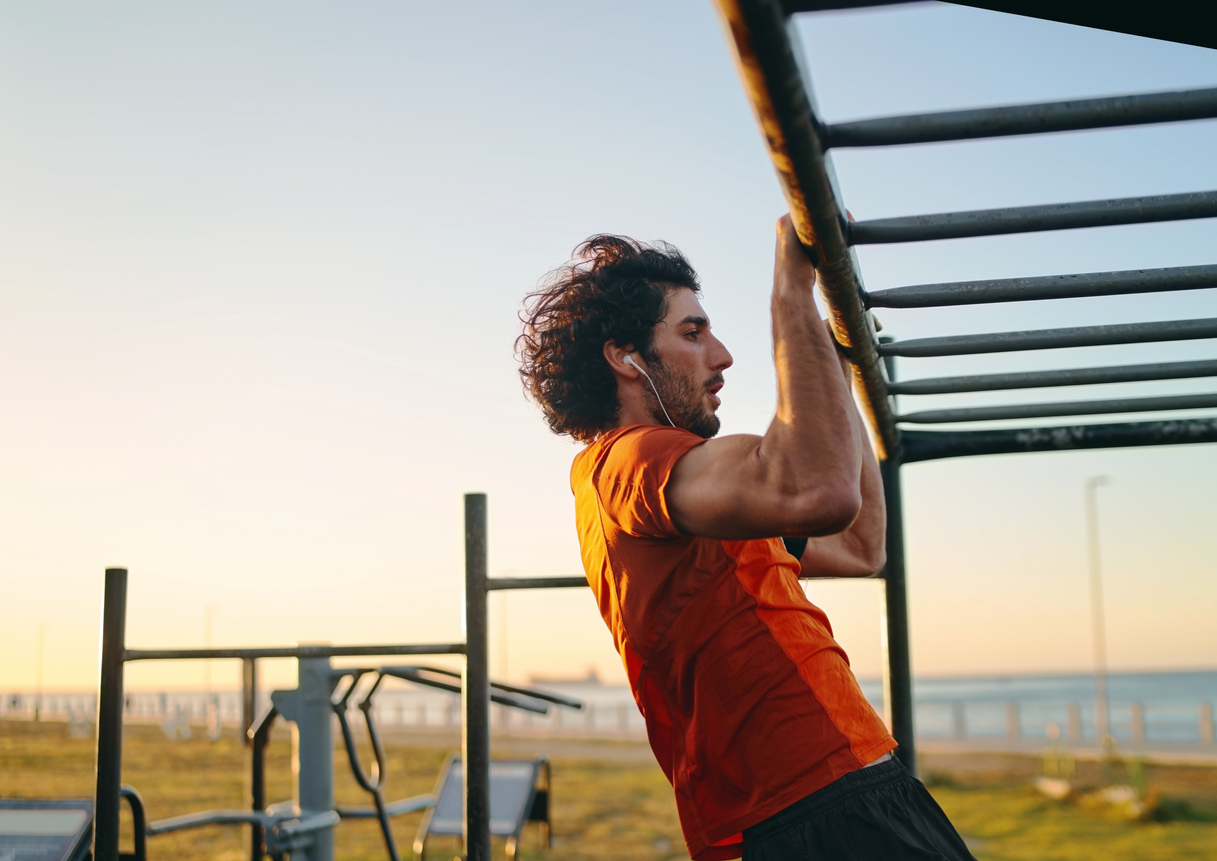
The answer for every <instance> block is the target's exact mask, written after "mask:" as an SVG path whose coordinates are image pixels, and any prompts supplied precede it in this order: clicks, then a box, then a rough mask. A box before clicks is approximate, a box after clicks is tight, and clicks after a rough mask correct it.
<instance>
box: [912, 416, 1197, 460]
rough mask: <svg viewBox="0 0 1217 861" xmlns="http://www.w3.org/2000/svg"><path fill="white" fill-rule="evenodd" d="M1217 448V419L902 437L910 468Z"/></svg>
mask: <svg viewBox="0 0 1217 861" xmlns="http://www.w3.org/2000/svg"><path fill="white" fill-rule="evenodd" d="M1210 442H1217V418H1211V419H1208V418H1206V419H1181V420H1179V421H1162V422H1130V423H1127V424H1123V423H1122V424H1094V425H1075V426H1073V427H1050V428H1018V429H1013V430H1010V429H1002V430H983V431H908V430H906V431H905V432H904V433H903V434H902V435H901V443H902V447H903V453H904V454H903V456H904V461H905V463H916V462H918V461H925V460H940V459H942V458H947V457H971V456H975V455H982V454H1019V453H1023V452H1036V451H1070V450H1080V449H1093V448H1126V447H1131V446H1150V445H1188V444H1192V443H1210Z"/></svg>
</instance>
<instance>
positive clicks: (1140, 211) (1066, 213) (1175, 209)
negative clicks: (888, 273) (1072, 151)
mask: <svg viewBox="0 0 1217 861" xmlns="http://www.w3.org/2000/svg"><path fill="white" fill-rule="evenodd" d="M1213 217H1217V191H1195V192H1189V193H1187V194H1159V195H1153V196H1150V197H1123V198H1115V199H1112V200H1086V201H1081V202H1078V203H1049V204H1045V205H1042V206H1012V207H1004V208H1002V209H976V210H971V211H968V212H943V213H937V214H935V215H910V216H903V217H900V218H878V219H874V220H871V221H859V222H857V223H855V224H849V225H847V227H846V229H847V230H848V233H849V241H850V244H852V245H874V244H884V243H889V242H926V241H928V240H932V239H962V238H965V237H970V236H1000V235H1004V234H1009V233H1034V232H1038V231H1042V230H1073V229H1076V228H1080V227H1110V226H1112V225H1116V224H1148V223H1150V222H1156V221H1185V220H1187V219H1192V218H1213Z"/></svg>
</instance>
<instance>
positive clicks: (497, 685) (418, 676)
mask: <svg viewBox="0 0 1217 861" xmlns="http://www.w3.org/2000/svg"><path fill="white" fill-rule="evenodd" d="M380 671H381V672H382V673H384V674H385V675H386V676H393V677H394V678H398V679H404V680H406V681H408V682H414V683H415V684H419V685H429V686H430V687H433V688H440V689H441V690H445V691H454V692H459V691H460V686H459V685H455V684H449V683H447V682H442V681H439V680H437V679H428V678H427V677H426V676H425V675H423V674H424V673H432V674H434V675H437V676H449V677H450V678H454V679H459V678H460V677H461V674H460V673H457V672H453V671H452V670H445V669H443V668H441V667H417V666H410V667H381V668H380ZM488 685H489V687H490V690H491V692H492V694H491V699H492V701H494V702H496V703H500V704H502V705H508V706H516V707H517V708H528V709H529V710H530V711H538V713H539V714H547V713H548V712H546V711H543V710H537V709H533V708H530V707H528V706H526V705H521V704H520V703H519V702H518V701H517V700H511V699H494V696H493V692H494V691H496V690H499V691H506V692H507V693H511V694H521V695H523V696H526V697H530V698H531V699H534V700H543V701H545V702H547V703H556V704H557V705H560V706H566V707H568V708H572V709H581V708H583V703H581V702H580V701H579V700H573V699H571V698H569V697H563V696H559V695H558V694H550V693H546V692H545V691H538V690H534V689H532V688H518V687H516V686H515V685H507V684H503V683H502V682H495V681H490V682H488Z"/></svg>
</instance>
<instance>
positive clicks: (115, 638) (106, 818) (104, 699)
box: [93, 568, 127, 861]
mask: <svg viewBox="0 0 1217 861" xmlns="http://www.w3.org/2000/svg"><path fill="white" fill-rule="evenodd" d="M126 640H127V569H126V568H107V569H106V583H105V597H104V598H103V600H102V605H101V681H100V685H99V690H98V696H97V783H96V790H95V795H94V797H93V809H94V818H93V858H94V859H95V861H118V803H119V791H120V789H121V788H122V761H123V660H124V659H125V657H126V654H125V652H126V650H127V644H126Z"/></svg>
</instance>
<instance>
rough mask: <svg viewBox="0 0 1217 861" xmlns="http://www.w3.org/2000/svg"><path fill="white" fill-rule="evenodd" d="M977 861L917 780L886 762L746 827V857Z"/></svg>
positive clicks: (758, 860)
mask: <svg viewBox="0 0 1217 861" xmlns="http://www.w3.org/2000/svg"><path fill="white" fill-rule="evenodd" d="M904 859H910V861H912V859H917V861H945V859H949V861H975V859H974V858H973V857H972V853H971V852H969V851H968V847H967V846H965V845H964V842H963V838H961V837H960V836H959V833H958V832H957V831H956V830H955V827H954V826H953V825H951V822H950V820H949V819H947V817H946V814H945V813H943V812H942V808H941V807H939V806H938V802H936V801H934V799H933V798H932V797H930V793H929V792H927V791H926V788H925V786H924V785H923V784H922V782H921V781H920V780H917V779H916V778H915V777H913V776H912V775H910V774H909V773H908V772H907V771H906V770H905V768H904V766H903V765H901V764H900V760H898V759H895V758H892V759H891V760H889V761H887V762H883V763H879V764H878V765H872V766H870V767H869V768H863V769H859V770H858V771H854V772H851V773H850V774H847V775H845V776H844V777H842V778H840V779H839V780H837V781H835V782H834V783H830V784H829V785H828V786H826V787H824V788H823V789H821V790H819V791H818V792H813V793H812V794H811V795H809V796H807V797H806V798H804V799H802V800H801V801H796V802H795V803H794V804H792V805H790V806H789V807H787V808H786V809H785V810H783V811H782V812H781V813H776V814H774V815H773V816H770V817H769V818H768V819H766V820H765V821H764V822H759V823H757V824H756V825H754V826H752V827H751V828H748V829H745V830H744V861H904Z"/></svg>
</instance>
